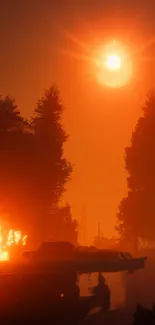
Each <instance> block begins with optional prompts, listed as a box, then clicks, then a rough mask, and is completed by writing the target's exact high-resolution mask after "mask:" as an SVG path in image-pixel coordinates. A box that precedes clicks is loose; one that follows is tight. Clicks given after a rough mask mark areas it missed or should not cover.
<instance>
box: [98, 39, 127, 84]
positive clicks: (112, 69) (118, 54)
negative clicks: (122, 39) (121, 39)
mask: <svg viewBox="0 0 155 325" xmlns="http://www.w3.org/2000/svg"><path fill="white" fill-rule="evenodd" d="M94 62H95V65H96V68H97V78H98V81H99V82H100V84H103V85H104V86H107V87H111V88H119V87H123V86H125V85H126V84H127V83H128V82H129V80H130V79H131V76H132V61H131V57H130V55H129V53H128V50H127V49H125V47H123V46H122V45H121V44H119V43H117V42H112V43H110V44H108V45H105V46H103V47H102V48H100V49H98V51H97V53H95V55H94Z"/></svg>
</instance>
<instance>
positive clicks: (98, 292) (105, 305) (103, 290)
mask: <svg viewBox="0 0 155 325" xmlns="http://www.w3.org/2000/svg"><path fill="white" fill-rule="evenodd" d="M92 293H93V295H94V297H95V300H96V302H97V304H98V305H101V306H102V309H104V310H109V309H110V289H109V286H108V285H107V284H106V280H105V278H104V276H103V275H102V274H101V273H99V274H98V284H97V286H96V287H94V288H93V291H92Z"/></svg>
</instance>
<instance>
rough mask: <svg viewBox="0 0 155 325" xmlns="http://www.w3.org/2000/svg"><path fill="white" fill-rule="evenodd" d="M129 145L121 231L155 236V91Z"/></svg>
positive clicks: (119, 226)
mask: <svg viewBox="0 0 155 325" xmlns="http://www.w3.org/2000/svg"><path fill="white" fill-rule="evenodd" d="M142 110H143V116H142V117H140V118H139V120H138V123H137V125H136V128H135V131H134V132H133V134H132V138H131V145H130V146H129V147H127V148H126V149H125V167H126V170H127V173H128V177H127V185H128V194H127V196H126V197H125V198H123V200H122V201H121V203H120V206H119V212H118V215H117V217H118V227H117V229H118V231H119V233H120V235H121V236H122V237H123V236H124V237H126V238H131V237H133V238H135V242H136V241H137V239H138V237H140V238H142V239H144V240H154V239H155V235H154V228H155V199H154V197H155V93H154V92H152V93H150V95H149V96H148V98H147V100H146V102H145V104H144V106H143V108H142Z"/></svg>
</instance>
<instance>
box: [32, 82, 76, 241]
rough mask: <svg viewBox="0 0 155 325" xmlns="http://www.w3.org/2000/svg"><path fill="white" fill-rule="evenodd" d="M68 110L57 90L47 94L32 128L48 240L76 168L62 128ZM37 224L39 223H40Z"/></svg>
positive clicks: (38, 195)
mask: <svg viewBox="0 0 155 325" xmlns="http://www.w3.org/2000/svg"><path fill="white" fill-rule="evenodd" d="M63 110H64V107H63V105H62V103H61V100H60V94H59V91H58V89H57V88H56V87H55V86H52V87H51V88H50V89H49V90H47V91H46V92H45V94H44V96H43V97H42V98H41V99H40V100H39V101H38V103H37V107H36V108H35V112H34V117H33V119H32V126H33V129H34V135H35V155H36V156H35V163H36V164H35V170H34V175H33V180H34V186H33V191H34V193H35V198H36V200H35V199H34V202H36V201H37V206H38V210H39V214H40V216H38V221H39V222H40V227H41V228H40V229H41V230H42V234H43V233H44V234H45V236H46V235H47V232H49V230H50V227H49V226H47V225H48V224H49V225H50V219H51V218H52V214H51V213H50V210H51V207H52V206H53V205H56V204H57V203H58V202H59V200H60V198H61V196H62V194H63V192H64V190H65V184H66V182H67V180H68V179H69V177H70V174H71V171H72V167H71V164H70V163H69V162H68V161H67V159H66V158H65V157H64V153H63V146H64V143H65V142H66V140H67V135H66V133H65V131H64V129H63V127H62V120H61V119H62V113H63ZM38 221H37V222H38Z"/></svg>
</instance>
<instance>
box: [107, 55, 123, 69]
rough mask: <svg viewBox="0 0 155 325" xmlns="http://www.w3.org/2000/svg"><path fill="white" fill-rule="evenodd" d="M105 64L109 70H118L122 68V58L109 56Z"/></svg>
mask: <svg viewBox="0 0 155 325" xmlns="http://www.w3.org/2000/svg"><path fill="white" fill-rule="evenodd" d="M105 63H106V67H107V69H109V70H118V69H120V68H121V58H120V56H119V55H117V54H109V55H108V56H107V60H106V62H105Z"/></svg>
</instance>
